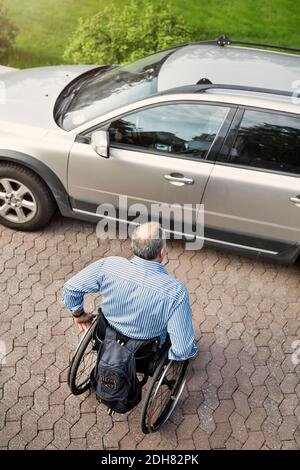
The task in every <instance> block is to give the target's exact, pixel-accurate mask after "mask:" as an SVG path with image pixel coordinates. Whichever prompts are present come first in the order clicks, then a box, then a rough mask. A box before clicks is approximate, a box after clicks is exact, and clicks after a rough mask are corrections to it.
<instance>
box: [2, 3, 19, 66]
mask: <svg viewBox="0 0 300 470" xmlns="http://www.w3.org/2000/svg"><path fill="white" fill-rule="evenodd" d="M17 32H18V28H17V26H16V25H15V24H14V23H13V22H12V21H11V20H10V19H9V18H8V16H7V11H6V8H5V7H4V5H3V1H2V0H0V58H3V57H4V56H5V55H6V54H7V53H8V52H9V51H10V50H11V49H12V47H13V44H14V42H15V38H16V35H17Z"/></svg>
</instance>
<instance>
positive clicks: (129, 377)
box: [91, 326, 143, 413]
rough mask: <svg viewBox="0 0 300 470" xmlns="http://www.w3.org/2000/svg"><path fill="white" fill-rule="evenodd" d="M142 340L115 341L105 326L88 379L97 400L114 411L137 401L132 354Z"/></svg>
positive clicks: (139, 388)
mask: <svg viewBox="0 0 300 470" xmlns="http://www.w3.org/2000/svg"><path fill="white" fill-rule="evenodd" d="M142 343H143V341H141V340H134V339H129V340H128V341H127V342H126V344H123V343H121V342H119V341H118V340H117V333H116V331H114V330H113V329H112V328H111V327H110V326H108V327H107V328H106V332H105V338H104V340H103V342H102V344H101V346H100V349H99V352H98V357H97V363H96V366H95V368H94V369H93V371H92V373H91V382H92V386H93V388H94V389H95V392H96V396H97V398H98V400H99V401H101V403H103V404H104V405H106V406H107V407H108V408H109V409H110V410H113V411H115V412H117V413H127V411H130V410H131V409H132V408H133V407H134V406H136V405H137V404H138V403H139V402H140V401H141V398H142V386H141V383H140V382H139V380H138V378H137V376H136V362H135V353H136V351H137V350H138V348H139V347H140V346H141V344H142Z"/></svg>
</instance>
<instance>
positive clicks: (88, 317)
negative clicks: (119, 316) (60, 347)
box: [74, 313, 95, 331]
mask: <svg viewBox="0 0 300 470" xmlns="http://www.w3.org/2000/svg"><path fill="white" fill-rule="evenodd" d="M94 318H95V315H93V314H92V313H83V314H82V315H80V317H77V318H75V317H74V322H75V323H77V325H78V328H79V330H80V331H85V330H87V329H88V328H89V327H90V325H91V323H92V321H93V320H94Z"/></svg>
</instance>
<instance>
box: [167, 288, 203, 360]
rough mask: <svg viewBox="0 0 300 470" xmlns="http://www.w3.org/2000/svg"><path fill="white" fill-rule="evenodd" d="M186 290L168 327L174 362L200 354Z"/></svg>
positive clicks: (170, 355) (171, 357)
mask: <svg viewBox="0 0 300 470" xmlns="http://www.w3.org/2000/svg"><path fill="white" fill-rule="evenodd" d="M184 289H185V292H184V296H183V298H182V299H181V300H180V302H179V303H178V304H177V305H176V306H175V308H174V310H173V312H172V313H171V317H170V319H169V321H168V326H167V330H168V333H169V336H170V340H171V348H170V350H169V359H173V360H174V361H183V360H185V359H190V358H192V357H195V356H196V355H197V354H198V347H197V345H196V341H195V333H194V328H193V323H192V311H191V307H190V302H189V296H188V292H187V290H186V288H184Z"/></svg>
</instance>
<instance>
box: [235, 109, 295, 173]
mask: <svg viewBox="0 0 300 470" xmlns="http://www.w3.org/2000/svg"><path fill="white" fill-rule="evenodd" d="M229 163H234V164H237V165H242V166H250V167H256V168H264V169H267V170H274V171H279V172H282V173H296V174H300V117H294V116H289V115H283V114H276V113H274V112H272V113H271V112H265V111H253V110H246V111H245V113H244V116H243V119H242V121H241V124H240V127H239V130H238V133H237V136H236V139H235V143H234V145H233V147H232V149H231V152H230V156H229Z"/></svg>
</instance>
